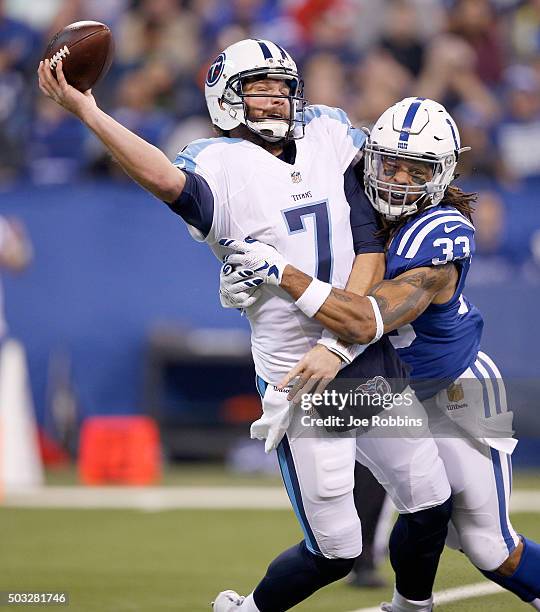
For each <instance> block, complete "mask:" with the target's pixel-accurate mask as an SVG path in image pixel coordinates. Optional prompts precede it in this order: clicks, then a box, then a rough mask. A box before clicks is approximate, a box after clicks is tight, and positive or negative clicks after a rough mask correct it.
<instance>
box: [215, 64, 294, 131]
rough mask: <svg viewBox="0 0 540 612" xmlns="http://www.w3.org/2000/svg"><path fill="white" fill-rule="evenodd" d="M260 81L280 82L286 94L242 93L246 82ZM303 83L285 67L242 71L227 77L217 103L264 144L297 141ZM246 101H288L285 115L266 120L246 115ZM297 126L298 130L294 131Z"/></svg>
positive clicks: (247, 112)
mask: <svg viewBox="0 0 540 612" xmlns="http://www.w3.org/2000/svg"><path fill="white" fill-rule="evenodd" d="M261 79H279V80H283V81H285V82H286V83H287V85H288V86H289V93H288V94H287V95H276V94H269V93H246V92H245V91H244V87H245V85H246V83H247V82H248V81H251V80H261ZM303 93H304V84H303V81H302V80H301V79H300V78H299V77H298V75H297V74H295V73H293V72H291V71H290V70H288V69H286V68H279V67H278V68H275V69H271V70H269V69H267V68H259V69H254V70H246V71H244V72H241V73H238V74H236V75H234V76H233V77H231V79H229V81H227V84H226V86H225V90H224V92H223V96H222V98H221V100H220V104H221V105H222V107H224V108H226V109H228V112H229V115H230V116H231V117H232V118H234V119H236V120H237V121H239V122H240V123H243V124H244V125H245V126H246V127H247V128H248V129H249V130H250V131H251V132H253V133H255V134H257V135H258V136H260V137H261V138H263V139H264V140H266V141H268V142H279V141H280V140H297V139H299V138H303V136H304V128H305V121H304V109H305V106H306V100H305V98H304V96H303ZM246 98H284V99H288V100H289V116H288V117H284V118H283V119H280V118H277V117H276V118H273V117H266V118H259V119H257V120H255V119H251V118H250V116H249V107H248V105H247V104H246ZM298 126H299V128H300V129H296V128H297V127H298Z"/></svg>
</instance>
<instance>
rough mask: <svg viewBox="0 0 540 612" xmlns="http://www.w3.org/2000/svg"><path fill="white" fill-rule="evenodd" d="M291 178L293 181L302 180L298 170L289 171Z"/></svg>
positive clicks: (298, 181)
mask: <svg viewBox="0 0 540 612" xmlns="http://www.w3.org/2000/svg"><path fill="white" fill-rule="evenodd" d="M291 180H292V182H293V183H300V182H301V181H302V175H301V174H300V172H291Z"/></svg>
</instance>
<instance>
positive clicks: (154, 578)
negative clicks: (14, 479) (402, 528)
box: [0, 508, 540, 612]
mask: <svg viewBox="0 0 540 612" xmlns="http://www.w3.org/2000/svg"><path fill="white" fill-rule="evenodd" d="M513 520H514V524H515V526H516V528H517V529H518V530H522V531H523V532H526V533H527V534H528V535H530V536H531V537H534V538H536V539H540V521H539V517H538V515H534V514H515V515H514V516H513ZM300 539H301V533H300V530H299V527H298V526H297V523H296V521H295V518H294V516H293V514H292V512H288V511H280V510H276V511H247V510H246V511H237V510H230V511H216V510H207V511H201V510H197V511H191V510H175V511H166V512H153V513H148V512H141V511H126V510H112V511H111V510H42V509H24V510H23V509H8V508H3V509H0V542H1V550H2V554H1V555H0V590H4V591H5V590H32V591H51V590H62V591H67V592H68V593H69V596H70V604H69V606H68V607H67V609H70V610H76V611H77V612H78V611H81V612H122V611H128V610H132V611H144V612H159V611H162V610H163V611H165V610H171V611H172V610H176V611H185V612H198V611H203V610H206V611H209V610H210V607H209V602H210V600H211V599H212V597H213V596H214V595H215V594H216V593H217V592H218V591H220V590H223V589H225V588H234V589H236V590H238V591H239V592H244V593H245V592H248V591H249V590H250V589H251V588H252V587H253V586H254V585H255V584H256V582H257V580H258V579H259V578H260V577H261V575H262V574H263V572H264V570H265V569H266V565H267V563H268V562H269V561H270V560H271V559H272V558H273V557H274V556H275V555H276V554H277V553H279V552H280V551H281V550H283V549H284V548H286V547H287V546H289V545H291V544H292V543H294V542H296V541H299V540H300ZM386 572H387V574H388V576H389V577H390V571H389V568H388V567H387V568H386ZM480 580H481V576H480V574H479V573H478V572H477V571H476V570H474V569H473V568H472V567H470V566H469V565H468V563H467V562H466V561H465V559H464V558H463V556H462V555H461V554H459V553H456V552H453V551H446V552H445V554H444V558H443V560H442V564H441V568H440V571H439V577H438V580H437V584H436V589H437V590H440V589H443V588H448V587H456V586H461V585H465V584H470V583H474V582H478V581H480ZM389 595H390V588H389V589H383V590H380V591H370V592H366V591H357V590H354V589H352V588H350V587H348V586H347V585H345V584H343V583H339V584H335V585H332V586H330V587H327V588H326V589H325V590H323V591H321V592H319V593H318V594H316V595H315V596H314V597H312V598H311V599H310V600H308V601H307V602H304V604H302V605H300V606H298V607H297V608H296V609H298V610H303V611H304V612H307V611H313V612H317V611H320V612H323V611H324V612H345V611H349V610H354V609H356V608H361V607H365V606H373V605H376V604H377V603H378V602H380V601H381V600H384V599H387V598H388V597H389ZM36 608H40V609H41V608H44V607H43V606H32V607H28V606H16V609H18V610H26V609H28V610H30V609H36ZM6 609H7V608H6ZM47 609H51V608H50V607H47ZM52 609H54V608H52ZM60 609H62V608H60ZM63 609H66V608H65V607H64V608H63ZM522 609H524V610H528V609H529V608H528V607H527V606H525V605H523V604H521V603H520V602H519V601H518V600H517V599H515V598H514V597H513V596H511V595H507V594H502V595H493V596H489V597H483V598H477V599H470V600H467V601H461V602H456V603H453V604H448V605H444V606H440V607H439V608H438V610H440V611H441V612H453V611H455V610H462V611H473V610H474V611H479V610H489V611H490V612H512V611H513V610H516V611H517V610H522Z"/></svg>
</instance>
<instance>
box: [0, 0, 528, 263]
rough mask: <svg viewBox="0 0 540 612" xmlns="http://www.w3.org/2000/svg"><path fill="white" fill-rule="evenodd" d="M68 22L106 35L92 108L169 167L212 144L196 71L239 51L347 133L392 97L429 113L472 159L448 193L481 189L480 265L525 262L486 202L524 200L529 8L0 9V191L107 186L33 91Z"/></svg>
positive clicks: (74, 126)
mask: <svg viewBox="0 0 540 612" xmlns="http://www.w3.org/2000/svg"><path fill="white" fill-rule="evenodd" d="M83 19H92V20H97V21H102V22H105V23H107V24H108V25H109V26H110V27H111V29H112V31H113V34H114V39H115V47H116V50H115V60H114V64H113V68H112V69H111V72H110V73H109V75H108V76H107V78H106V79H105V80H104V82H103V83H101V84H100V85H99V86H98V87H97V89H96V91H95V94H96V97H97V99H98V102H99V104H100V105H101V106H102V107H103V108H104V109H105V110H107V111H108V112H109V113H111V114H112V115H113V116H114V117H115V118H117V119H118V120H119V121H120V122H122V123H123V124H124V125H126V126H127V127H129V128H130V129H131V130H133V131H135V132H137V133H138V134H139V135H141V136H142V137H143V138H145V139H146V140H148V141H150V142H152V143H154V144H155V145H157V146H158V147H160V148H161V149H163V150H164V151H165V152H166V153H167V154H168V155H169V156H170V157H171V158H172V157H174V155H175V153H176V152H177V151H178V150H179V149H181V148H182V147H183V146H184V145H185V144H187V143H188V142H190V141H191V140H193V139H195V138H201V137H206V136H211V135H212V130H211V126H210V124H209V121H208V118H207V114H206V105H205V101H204V77H205V75H206V70H207V67H208V66H209V64H210V63H211V62H212V60H213V58H214V57H215V56H216V55H217V54H218V53H219V52H220V50H222V49H223V48H224V47H226V46H227V45H229V44H231V43H233V42H235V41H237V40H240V39H242V38H246V37H255V38H268V39H271V40H274V41H276V42H278V43H279V44H281V45H282V46H284V47H285V48H286V49H287V50H288V51H289V52H290V53H291V54H292V55H293V57H294V58H295V59H296V61H297V63H298V65H299V67H300V70H301V72H302V74H303V77H304V80H305V85H306V96H307V98H308V99H309V100H310V101H311V102H313V103H319V104H327V105H329V106H339V107H341V108H343V109H345V110H346V111H347V113H348V114H349V116H350V118H351V120H352V121H353V122H354V123H355V124H357V125H362V126H368V127H369V126H370V125H371V124H373V122H374V121H375V119H376V118H377V117H378V116H379V115H380V114H381V113H382V111H384V110H385V109H386V108H387V107H388V106H390V105H391V104H393V103H394V102H396V101H397V100H399V99H401V98H403V97H404V96H407V95H415V96H425V97H430V98H434V99H436V100H438V101H440V102H442V103H444V104H445V105H446V106H447V107H448V109H449V110H450V111H451V112H452V113H453V115H454V117H455V119H456V121H457V123H458V125H459V127H460V130H461V135H462V143H463V144H464V145H467V146H471V147H472V151H471V152H470V153H467V154H466V155H463V156H462V161H461V163H460V166H459V171H460V174H461V176H462V178H463V179H464V181H465V182H464V184H465V185H467V184H468V181H469V180H471V179H472V180H474V186H475V187H477V186H478V184H479V182H480V183H481V185H482V189H483V193H482V198H481V200H482V201H481V202H480V204H479V206H478V213H477V214H478V215H479V216H481V217H482V222H483V223H484V224H485V227H486V228H489V230H488V231H487V232H483V233H484V234H485V236H484V235H479V242H480V245H481V251H482V250H483V251H484V252H485V253H486V254H488V255H490V256H491V255H493V254H496V255H501V256H502V257H504V258H505V260H507V261H513V259H516V258H517V260H519V258H520V257H521V258H523V257H525V258H531V257H532V258H533V259H534V258H535V257H536V259H537V260H538V261H540V232H539V233H535V232H534V231H532V229H534V228H532V229H531V227H529V228H528V229H529V230H530V231H529V232H528V234H527V237H526V239H525V242H526V244H525V246H524V245H521V250H520V249H518V251H519V250H520V252H521V254H516V253H515V252H514V251H516V249H514V248H513V247H512V245H510V246H509V245H508V244H505V243H508V242H509V240H510V239H509V238H508V236H507V233H508V232H507V227H508V224H507V223H506V217H507V216H508V215H509V207H508V206H507V205H506V202H505V200H504V197H502V196H501V195H500V189H499V187H500V186H501V185H502V186H504V188H505V189H507V190H508V191H510V192H511V191H512V190H516V189H522V188H523V186H524V185H531V187H530V189H529V190H528V191H527V193H534V190H535V187H534V185H535V184H536V183H537V181H540V144H538V143H539V142H540V0H228V1H226V0H107V2H103V1H102V0H24V2H21V1H20V0H0V156H1V160H0V184H2V182H4V183H5V182H7V181H12V180H14V179H17V178H20V177H21V176H23V177H25V178H26V179H28V177H29V178H30V179H31V180H32V181H34V182H35V183H37V184H51V183H62V182H71V181H73V180H76V179H78V178H83V177H87V176H96V175H97V176H102V175H106V176H112V177H114V178H117V179H118V180H123V179H121V178H120V173H119V172H118V170H117V169H116V168H115V165H114V163H113V162H112V161H111V160H110V158H109V157H108V156H107V155H105V153H104V151H103V149H102V147H101V146H100V145H99V143H97V142H96V141H95V139H93V138H92V137H91V136H90V135H89V134H88V132H87V131H86V130H85V129H84V128H83V126H82V125H81V124H80V123H79V122H78V121H77V120H76V119H74V118H73V117H71V116H69V115H67V114H66V113H64V112H63V111H62V110H61V109H60V108H59V107H57V106H56V105H54V104H53V103H51V102H50V101H49V100H47V99H46V98H45V97H44V96H42V95H39V90H38V88H37V84H36V76H35V71H36V67H37V63H38V61H39V59H40V58H41V56H42V54H43V50H44V48H45V47H46V42H47V40H48V39H49V38H50V37H51V36H52V34H54V33H55V32H56V31H57V30H59V29H61V28H62V27H63V26H64V25H66V24H68V23H71V22H73V21H78V20H83ZM526 199H527V198H525V200H526ZM534 199H535V198H533V197H531V202H530V203H529V204H526V203H525V202H524V203H522V206H533V205H534ZM480 209H481V210H480ZM538 218H539V217H538V216H536V219H538ZM526 223H529V225H530V222H526ZM532 223H533V225H534V221H533V222H532ZM539 225H540V223H539ZM480 233H482V232H480ZM513 241H514V242H515V241H516V236H514V238H513ZM535 245H536V246H535ZM536 251H537V253H536Z"/></svg>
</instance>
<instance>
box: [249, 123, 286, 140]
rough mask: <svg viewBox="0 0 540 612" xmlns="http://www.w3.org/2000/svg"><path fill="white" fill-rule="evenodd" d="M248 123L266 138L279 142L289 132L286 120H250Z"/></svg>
mask: <svg viewBox="0 0 540 612" xmlns="http://www.w3.org/2000/svg"><path fill="white" fill-rule="evenodd" d="M246 125H247V126H248V128H250V129H251V130H253V131H254V132H255V133H256V134H258V135H259V136H260V137H261V138H264V140H268V141H269V142H277V141H278V140H283V138H286V137H287V135H288V134H289V124H288V123H287V122H286V121H281V120H276V121H273V120H270V119H265V120H264V121H249V119H246Z"/></svg>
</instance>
